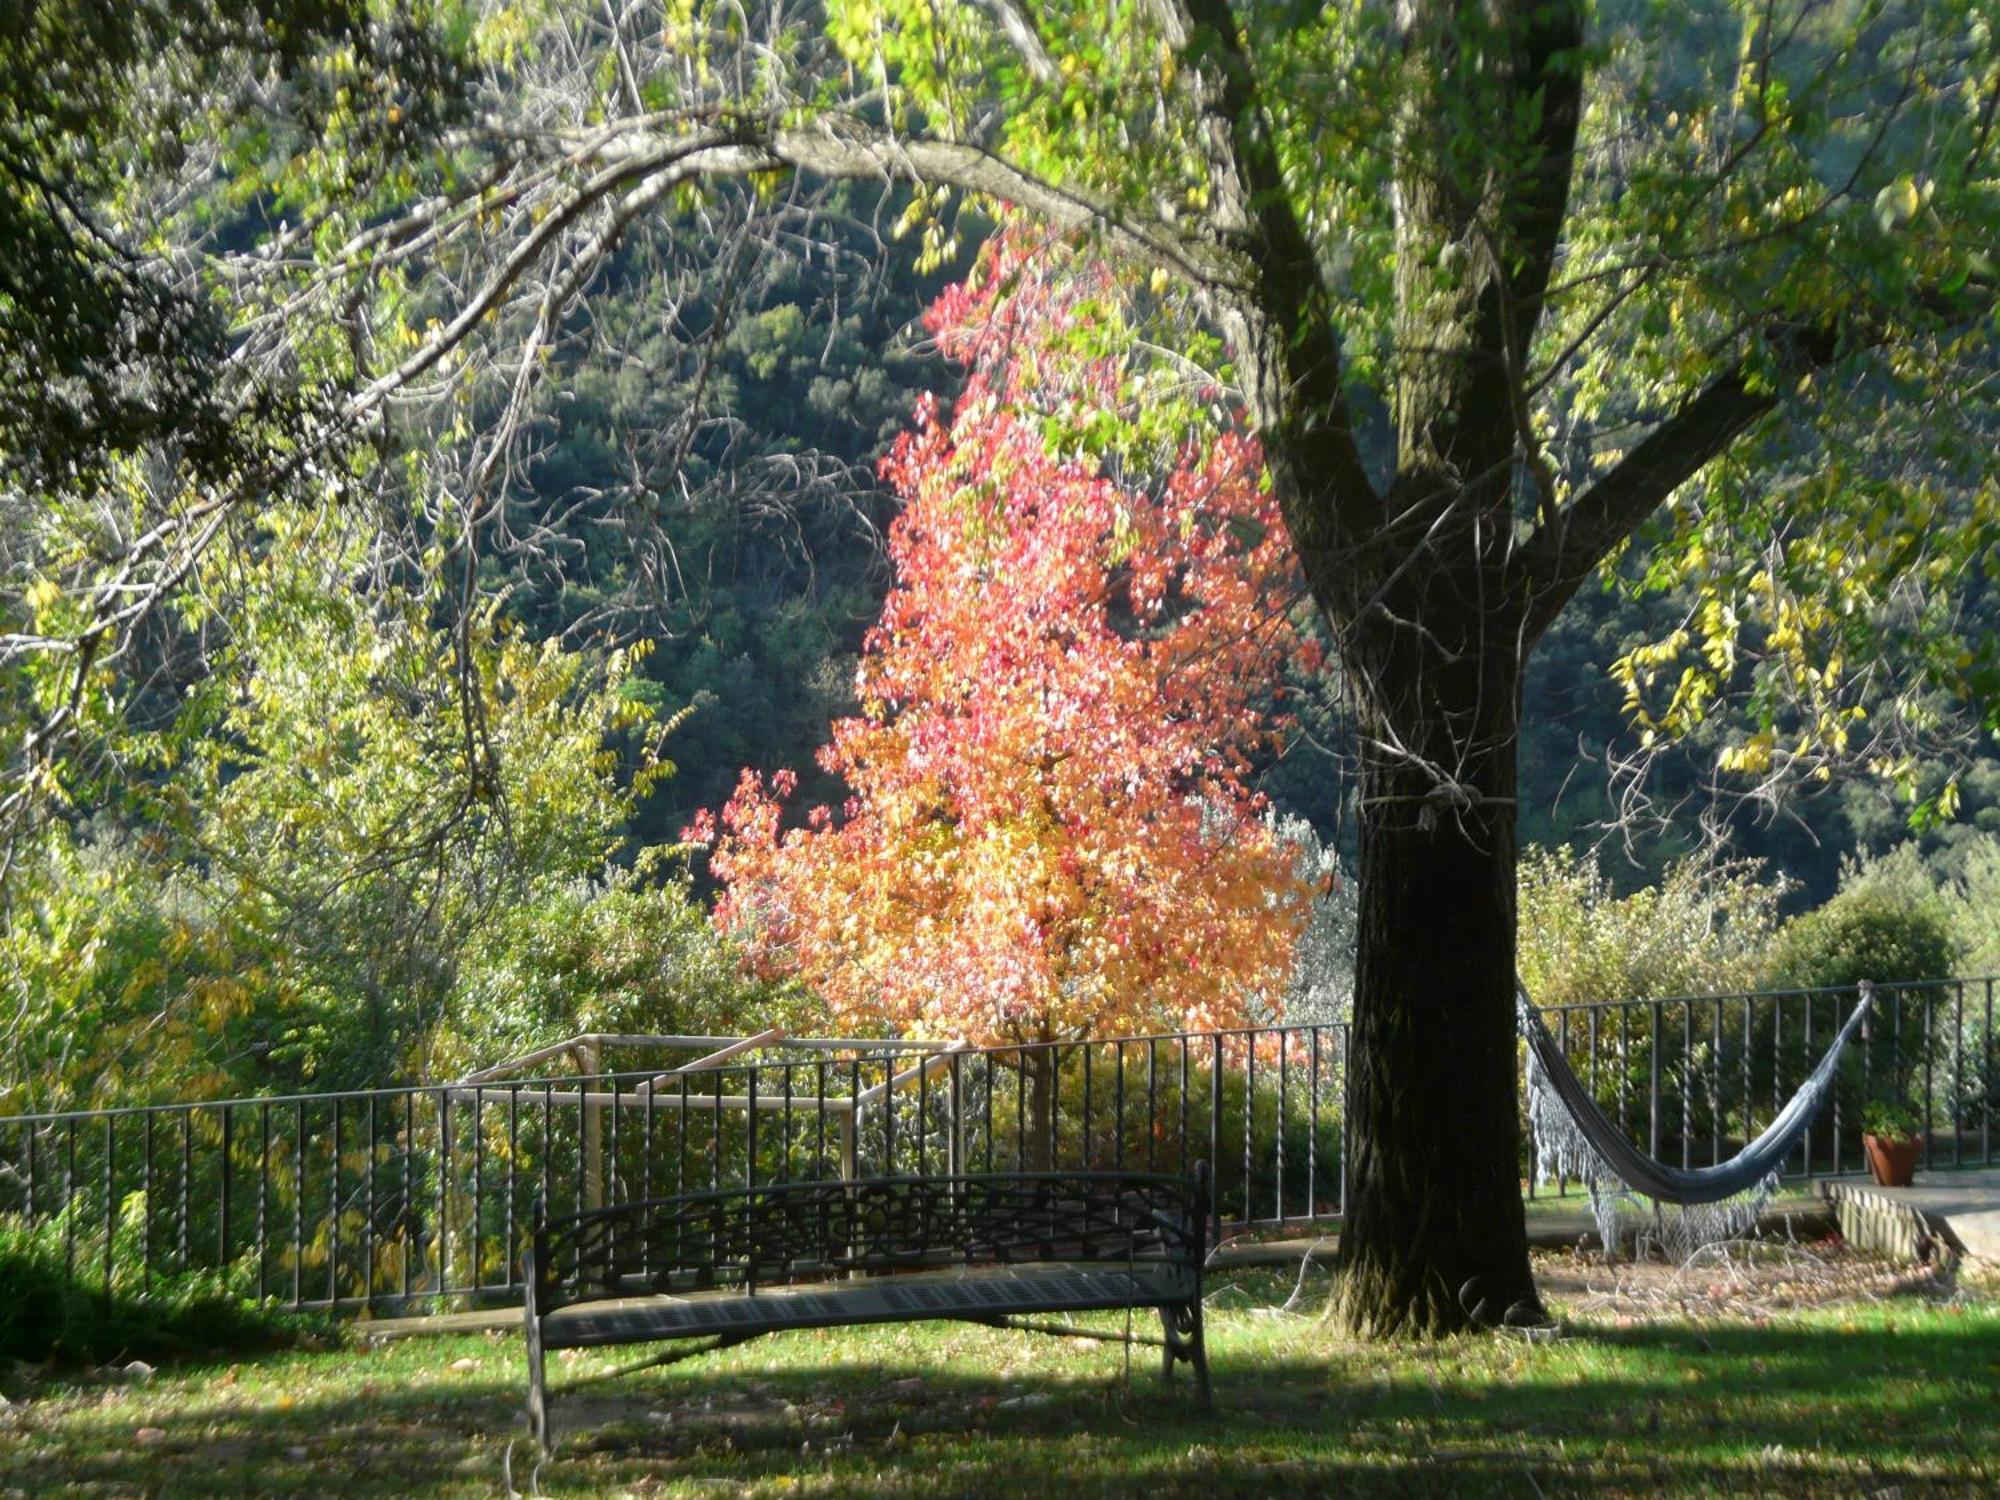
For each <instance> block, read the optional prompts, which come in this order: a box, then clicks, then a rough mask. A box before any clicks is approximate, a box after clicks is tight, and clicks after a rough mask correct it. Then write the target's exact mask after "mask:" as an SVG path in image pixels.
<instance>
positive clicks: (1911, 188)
mask: <svg viewBox="0 0 2000 1500" xmlns="http://www.w3.org/2000/svg"><path fill="white" fill-rule="evenodd" d="M1934 190H1935V184H1933V183H1932V182H1931V181H1930V180H1929V179H1928V178H1926V179H1925V180H1923V181H1922V182H1921V183H1920V182H1919V181H1918V180H1917V179H1916V178H1914V177H1912V176H1910V175H1909V174H1908V173H1905V174H1904V175H1903V176H1901V177H1898V178H1897V179H1896V180H1895V181H1894V182H1892V183H1889V184H1888V185H1887V186H1886V187H1884V188H1883V189H1882V190H1881V191H1880V192H1879V193H1877V194H1876V195H1875V222H1876V223H1878V224H1880V225H1881V226H1882V228H1883V229H1884V230H1885V231H1887V230H1892V229H1897V228H1900V227H1901V226H1903V225H1905V224H1907V223H1909V222H1910V220H1912V219H1914V218H1915V217H1916V216H1917V214H1918V213H1919V212H1921V211H1922V210H1923V209H1924V208H1925V207H1927V206H1928V205H1929V203H1930V201H1931V194H1932V192H1933V191H1934Z"/></svg>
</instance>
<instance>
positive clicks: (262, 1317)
mask: <svg viewBox="0 0 2000 1500" xmlns="http://www.w3.org/2000/svg"><path fill="white" fill-rule="evenodd" d="M66 1234H67V1229H66V1226H65V1225H64V1223H63V1221H62V1220H60V1219H55V1220H49V1221H45V1222H43V1223H40V1224H32V1225H31V1224H25V1223H23V1222H22V1221H21V1220H19V1219H18V1218H14V1217H11V1216H8V1217H0V1287H5V1288H6V1294H5V1295H4V1296H0V1358H7V1359H18V1360H27V1361H30V1362H33V1363H37V1364H39V1363H43V1362H51V1361H53V1362H56V1363H61V1364H77V1363H94V1362H99V1361H109V1360H124V1359H137V1358H146V1359H170V1358H174V1357H177V1356H186V1355H192V1354H208V1353H220V1352H224V1351H231V1350H247V1349H271V1348H282V1347H285V1346H287V1345H292V1344H297V1343H300V1342H303V1341H305V1340H308V1339H314V1340H328V1341H332V1340H336V1339H337V1338H338V1334H339V1330H338V1327H337V1325H335V1324H334V1323H333V1322H332V1321H331V1320H330V1319H328V1318H324V1317H318V1316H314V1315H310V1314H305V1313H297V1312H291V1311H281V1310H279V1309H276V1308H271V1307H264V1306H260V1305H258V1304H257V1303H256V1302H255V1301H254V1300H253V1299H251V1298H249V1297H247V1296H245V1295H244V1294H243V1291H242V1289H241V1287H240V1286H239V1285H238V1280H239V1278H237V1277H235V1276H232V1275H231V1274H229V1273H226V1272H217V1271H194V1272H188V1273H184V1274H181V1275H177V1276H155V1277H153V1278H152V1279H151V1281H150V1284H145V1285H142V1284H141V1279H140V1273H139V1271H138V1269H137V1262H136V1260H135V1259H134V1258H133V1257H132V1256H130V1255H127V1254H126V1253H125V1250H126V1249H127V1248H128V1247H125V1246H123V1245H117V1244H115V1245H114V1259H113V1265H112V1276H111V1284H110V1286H109V1287H106V1286H105V1285H104V1284H103V1282H102V1281H101V1280H99V1279H97V1278H95V1277H93V1276H90V1275H89V1274H88V1273H87V1272H85V1271H84V1270H83V1268H84V1267H85V1266H89V1267H91V1268H93V1269H94V1268H95V1267H96V1266H98V1265H101V1264H102V1262H101V1260H99V1259H97V1258H96V1257H97V1255H98V1254H100V1253H101V1244H102V1242H101V1240H100V1242H99V1246H98V1247H95V1248H94V1249H93V1251H92V1254H91V1255H90V1256H85V1255H84V1254H83V1253H82V1252H81V1250H80V1251H79V1254H78V1257H77V1262H76V1263H77V1265H78V1267H79V1271H78V1274H74V1275H73V1274H71V1272H70V1270H69V1262H68V1259H67V1255H66V1246H65V1237H66ZM121 1238H122V1236H121Z"/></svg>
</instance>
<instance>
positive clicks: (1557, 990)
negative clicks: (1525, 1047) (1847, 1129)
mask: <svg viewBox="0 0 2000 1500" xmlns="http://www.w3.org/2000/svg"><path fill="white" fill-rule="evenodd" d="M1761 877H1762V869H1761V866H1760V865H1759V864H1757V863H1756V862H1755V861H1749V860H1723V859H1718V858H1715V857H1713V856H1709V855H1690V856H1688V857H1687V858H1685V859H1682V860H1679V861H1677V862H1676V863H1675V864H1673V865H1672V866H1670V867H1669V868H1668V870H1667V872H1666V875H1665V876H1664V878H1663V879H1662V880H1661V881H1660V883H1659V884H1658V885H1656V886H1649V887H1647V888H1646V889H1643V890H1639V891H1635V892H1633V893H1632V894H1631V895H1629V896H1620V895H1618V894H1616V893H1615V892H1614V891H1613V890H1612V887H1611V883H1610V882H1609V881H1608V880H1607V879H1606V878H1605V876H1604V873H1603V871H1602V870H1601V869H1600V868H1599V866H1598V863H1597V856H1596V855H1595V854H1594V853H1585V854H1578V853H1577V852H1576V851H1575V850H1573V849H1570V848H1567V847H1565V848H1561V849H1557V850H1553V851H1550V850H1545V849H1541V848H1536V847H1531V848H1529V849H1528V850H1527V851H1526V853H1525V854H1524V855H1523V856H1522V859H1521V864H1520V874H1519V884H1518V892H1519V896H1518V899H1519V926H1520V934H1521V936H1520V949H1519V954H1518V959H1517V962H1518V965H1519V968H1520V972H1521V979H1522V982H1523V983H1524V984H1526V985H1527V987H1528V993H1529V994H1530V995H1531V996H1533V997H1534V1000H1535V1002H1536V1004H1538V1005H1543V1006H1551V1005H1565V1004H1578V1003H1583V1002H1588V1001H1603V1000H1635V999H1651V998H1657V997H1660V996H1669V995H1709V994H1717V993H1721V992H1724V991H1728V990H1736V989H1742V988H1745V987H1746V986H1748V985H1750V984H1751V983H1753V982H1754V981H1755V980H1756V978H1757V976H1758V973H1759V971H1760V969H1761V968H1762V966H1763V964H1764V962H1765V955H1766V953H1767V952H1768V950H1769V948H1770V944H1771V941H1772V937H1773V934H1774V933H1775V932H1776V930H1777V908H1778V902H1779V900H1780V898H1781V897H1782V896H1783V894H1784V886H1783V884H1782V883H1781V882H1773V881H1766V880H1764V879H1762V878H1761Z"/></svg>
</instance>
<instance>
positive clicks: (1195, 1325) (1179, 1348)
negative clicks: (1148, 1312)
mask: <svg viewBox="0 0 2000 1500" xmlns="http://www.w3.org/2000/svg"><path fill="white" fill-rule="evenodd" d="M1160 1328H1161V1330H1162V1332H1163V1333H1164V1334H1165V1337H1164V1338H1163V1339H1162V1340H1161V1349H1160V1373H1161V1374H1162V1375H1163V1376H1165V1377H1166V1380H1167V1382H1168V1383H1169V1384H1172V1383H1173V1378H1174V1366H1175V1364H1177V1363H1178V1362H1179V1361H1181V1360H1186V1361H1187V1362H1188V1363H1189V1364H1191V1365H1193V1366H1194V1383H1195V1393H1196V1395H1197V1396H1199V1397H1200V1399H1201V1405H1202V1410H1204V1411H1206V1410H1208V1409H1209V1408H1210V1406H1211V1405H1212V1404H1213V1400H1212V1397H1211V1394H1210V1391H1209V1385H1208V1348H1207V1346H1206V1345H1205V1344H1204V1343H1203V1342H1202V1328H1201V1304H1200V1303H1199V1302H1180V1303H1176V1304H1174V1305H1173V1306H1170V1307H1162V1308H1161V1309H1160Z"/></svg>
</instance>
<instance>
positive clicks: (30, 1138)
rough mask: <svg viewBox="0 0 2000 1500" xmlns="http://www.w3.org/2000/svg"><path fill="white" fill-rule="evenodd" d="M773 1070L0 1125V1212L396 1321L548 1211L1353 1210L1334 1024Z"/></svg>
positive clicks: (118, 1250)
mask: <svg viewBox="0 0 2000 1500" xmlns="http://www.w3.org/2000/svg"><path fill="white" fill-rule="evenodd" d="M779 1049H783V1050H785V1051H787V1052H788V1053H789V1054H790V1055H783V1056H778V1057H775V1058H773V1057H769V1056H765V1057H760V1058H758V1059H757V1060H755V1061H731V1062H729V1063H727V1064H724V1065H720V1066H712V1067H707V1068H704V1069H703V1070H702V1071H700V1072H698V1073H695V1072H679V1073H670V1075H669V1076H668V1077H667V1078H666V1080H665V1081H664V1082H663V1081H662V1071H661V1069H660V1067H659V1066H658V1064H657V1063H651V1064H649V1065H648V1066H647V1067H645V1068H644V1069H640V1070H619V1071H605V1072H600V1073H593V1074H590V1075H586V1076H573V1077H542V1078H533V1079H506V1080H499V1081H461V1082H456V1083H450V1084H440V1085H432V1086H427V1087H420V1088H395V1089H378V1090H369V1091H360V1092H350V1093H330V1094H308V1095H293V1096H286V1097H282V1098H252V1099H234V1100H222V1101H216V1102H201V1103H177V1104H164V1105H150V1106H137V1107H131V1108H124V1109H109V1110H84V1111H70V1112H64V1113H55V1114H39V1115H22V1116H15V1117H13V1118H6V1119H0V1213H8V1214H14V1215H18V1216H21V1217H22V1218H25V1219H27V1220H29V1221H32V1222H37V1223H41V1224H43V1225H45V1226H49V1227H50V1229H51V1230H52V1231H53V1232H56V1233H59V1234H60V1235H61V1237H62V1240H63V1245H64V1253H65V1256H66V1258H67V1260H68V1262H69V1265H70V1267H71V1270H72V1273H73V1274H76V1275H79V1276H84V1277H88V1278H92V1279H99V1278H101V1279H102V1280H103V1281H104V1282H106V1283H107V1284H108V1283H109V1282H110V1281H111V1279H112V1278H113V1277H114V1275H115V1276H117V1277H119V1278H121V1280H122V1281H124V1282H126V1283H128V1284H131V1283H136V1284H137V1285H138V1286H139V1287H140V1288H143V1287H144V1286H145V1285H147V1284H148V1283H149V1282H150V1281H151V1280H153V1279H154V1278H157V1277H161V1276H170V1275H176V1274H179V1273H183V1272H188V1271H198V1270H223V1269H227V1270H228V1271H229V1273H230V1274H231V1276H232V1277H233V1279H234V1280H235V1282H236V1284H237V1285H238V1286H239V1288H240V1289H241V1290H242V1291H244V1292H245V1293H247V1294H249V1295H254V1296H257V1297H259V1298H267V1299H274V1300H276V1301H278V1302H280V1303H283V1304H286V1305H290V1306H294V1307H299V1308H338V1309H356V1310H358V1309H360V1308H362V1307H368V1308H370V1309H372V1310H374V1311H377V1312H393V1311H403V1310H409V1311H414V1310H421V1309H423V1308H428V1307H441V1306H451V1305H476V1304H478V1303H481V1302H484V1301H489V1300H491V1301H499V1300H506V1299H509V1298H511V1297H514V1296H516V1295H518V1292H519V1253H518V1252H519V1247H520V1245H521V1243H522V1237H523V1235H524V1233H525V1231H526V1227H527V1225H528V1224H529V1222H530V1216H531V1213H532V1208H533V1204H534V1201H535V1199H536V1197H537V1196H541V1197H543V1198H545V1199H546V1201H547V1203H548V1206H549V1211H550V1212H551V1213H552V1214H558V1215H560V1214H563V1213H567V1212H571V1211H573V1210H576V1209H580V1208H587V1207H594V1206H598V1205H601V1204H607V1203H616V1202H620V1201H625V1200H629V1199H641V1198H652V1197H658V1196H665V1195H669V1194H674V1193H680V1192H693V1191H698V1190H702V1189H711V1188H720V1187H725V1186H735V1185H755V1184H757V1183H763V1182H773V1181H782V1180H796V1179H814V1180H816V1179H825V1178H830V1177H847V1178H853V1177H857V1176H875V1175H891V1174H901V1173H916V1174H924V1173H930V1172H945V1173H949V1172H958V1171H1021V1170H1040V1169H1061V1168H1071V1167H1075V1168H1085V1169H1088V1168H1112V1169H1119V1168H1131V1169H1133V1170H1140V1169H1145V1170H1154V1171H1176V1170H1181V1169H1185V1168H1188V1167H1190V1166H1191V1165H1192V1163H1193V1162H1194V1161H1196V1160H1207V1161H1209V1162H1210V1163H1211V1164H1212V1165H1213V1169H1214V1179H1215V1194H1216V1196H1215V1204H1216V1213H1217V1218H1218V1221H1219V1222H1220V1223H1221V1224H1223V1225H1224V1226H1226V1227H1236V1228H1245V1227H1249V1226H1252V1225H1261V1224H1276V1223H1284V1222H1290V1221H1293V1220H1307V1219H1313V1218H1323V1217H1330V1216H1337V1215H1338V1214H1339V1213H1340V1212H1341V1210H1342V1208H1343V1205H1344V1200H1343V1192H1344V1181H1343V1177H1342V1163H1343V1161H1344V1157H1345V1148H1344V1142H1343V1140H1342V1139H1341V1137H1340V1133H1339V1131H1340V1118H1341V1110H1340V1109H1339V1099H1340V1096H1341V1090H1342V1088H1343V1087H1344V1076H1345V1074H1344V1059H1345V1050H1344V1040H1343V1031H1342V1029H1341V1028H1336V1027H1332V1026H1317V1027H1312V1026H1308V1027H1271V1028H1262V1029H1258V1030H1254V1031H1235V1032H1220V1033H1212V1034H1196V1035H1173V1036H1157V1037H1137V1038H1124V1039H1114V1040H1109V1041H1096V1042H1061V1043H1049V1044H1041V1045H1032V1046H1022V1047H1004V1048H965V1047H959V1046H943V1045H938V1044H927V1043H906V1042H881V1043H870V1044H868V1045H867V1047H866V1048H865V1049H861V1050H857V1049H856V1048H855V1045H854V1044H853V1043H851V1042H837V1041H812V1040H805V1041H793V1040H787V1041H785V1042H783V1043H780V1044H779ZM799 1053H803V1054H805V1055H797V1054H799Z"/></svg>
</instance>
